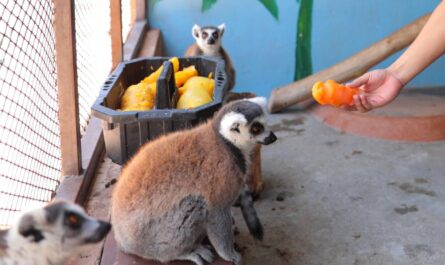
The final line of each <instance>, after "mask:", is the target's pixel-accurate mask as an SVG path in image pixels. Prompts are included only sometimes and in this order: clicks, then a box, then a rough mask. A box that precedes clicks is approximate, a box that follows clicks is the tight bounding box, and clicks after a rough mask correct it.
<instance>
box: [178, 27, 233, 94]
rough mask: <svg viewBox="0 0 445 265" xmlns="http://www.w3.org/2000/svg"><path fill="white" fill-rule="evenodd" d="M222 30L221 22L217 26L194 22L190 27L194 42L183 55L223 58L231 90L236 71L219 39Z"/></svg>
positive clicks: (222, 32)
mask: <svg viewBox="0 0 445 265" xmlns="http://www.w3.org/2000/svg"><path fill="white" fill-rule="evenodd" d="M224 30H225V25H224V24H221V25H219V26H218V27H214V26H205V27H200V26H198V25H196V24H195V25H194V26H193V28H192V35H193V37H194V38H195V40H196V43H195V44H194V45H192V46H190V47H189V48H188V49H187V51H186V52H185V55H186V56H201V55H203V56H209V57H217V58H220V59H223V60H224V62H225V65H226V66H225V70H226V74H227V79H228V85H229V90H232V89H233V87H234V86H235V81H236V72H235V68H234V67H233V63H232V60H231V59H230V56H229V54H228V53H227V52H226V50H225V49H224V48H223V47H222V43H221V40H222V37H223V34H224Z"/></svg>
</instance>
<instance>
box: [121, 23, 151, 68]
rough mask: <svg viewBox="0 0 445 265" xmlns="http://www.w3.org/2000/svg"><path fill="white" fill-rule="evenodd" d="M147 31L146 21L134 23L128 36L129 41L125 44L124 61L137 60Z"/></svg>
mask: <svg viewBox="0 0 445 265" xmlns="http://www.w3.org/2000/svg"><path fill="white" fill-rule="evenodd" d="M146 31H147V22H146V21H145V20H144V21H137V22H135V23H134V25H133V28H132V29H131V31H130V33H129V34H128V38H127V41H126V42H125V44H124V61H127V60H131V59H134V58H136V56H137V55H138V53H139V49H140V47H141V45H142V41H143V40H144V36H145V32H146Z"/></svg>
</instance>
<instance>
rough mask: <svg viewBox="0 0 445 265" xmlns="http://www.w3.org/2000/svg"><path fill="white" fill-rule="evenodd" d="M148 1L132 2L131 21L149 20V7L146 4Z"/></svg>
mask: <svg viewBox="0 0 445 265" xmlns="http://www.w3.org/2000/svg"><path fill="white" fill-rule="evenodd" d="M146 2H148V0H147V1H146V0H131V21H132V22H136V21H139V20H147V7H146V5H145V3H146Z"/></svg>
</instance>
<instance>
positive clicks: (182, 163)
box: [111, 98, 276, 265]
mask: <svg viewBox="0 0 445 265" xmlns="http://www.w3.org/2000/svg"><path fill="white" fill-rule="evenodd" d="M260 104H261V105H260ZM264 107H265V99H264V100H260V99H258V98H253V99H249V100H240V101H234V102H232V103H229V104H227V105H225V106H223V107H222V108H221V110H220V111H219V112H217V114H215V116H214V118H213V119H212V120H211V121H208V122H207V123H204V124H201V125H199V126H198V127H195V128H193V129H190V130H183V131H179V132H175V133H171V134H168V135H165V136H162V137H159V138H157V139H156V140H153V141H151V142H148V143H146V144H145V145H144V146H142V147H141V148H140V149H139V151H138V153H137V154H136V155H135V156H133V158H132V159H131V160H130V161H129V162H128V163H127V165H126V166H125V167H124V168H123V170H122V173H121V175H120V177H119V180H118V182H117V184H116V187H115V190H114V192H113V196H112V214H111V216H112V223H113V226H114V232H115V236H116V241H117V243H118V246H119V247H120V248H121V249H122V250H123V251H124V252H127V253H131V254H135V255H138V256H141V257H143V258H147V259H155V260H159V261H161V262H168V261H171V260H189V261H193V262H194V263H195V264H197V265H202V264H203V263H204V261H207V262H211V261H212V260H213V255H212V253H211V251H210V250H209V249H207V248H206V247H205V246H204V245H203V244H202V241H203V239H204V238H205V237H206V236H207V237H208V238H209V240H210V242H211V244H212V245H213V247H214V248H215V250H216V252H217V253H218V255H219V256H221V258H223V259H224V260H227V261H230V262H233V263H235V265H240V264H241V256H240V254H239V253H238V252H236V251H235V249H234V242H233V233H232V217H231V206H232V205H233V203H234V201H235V200H236V199H237V198H238V197H239V195H240V192H242V190H243V186H244V185H245V179H246V173H247V172H246V171H247V168H248V167H249V163H250V152H251V151H252V148H253V147H254V146H255V145H256V144H257V143H261V144H270V143H273V142H274V141H275V140H276V137H275V135H274V134H273V132H271V131H270V130H268V129H267V126H266V120H265V116H266V113H265V110H264ZM247 204H248V202H247ZM248 206H249V207H250V208H249V209H250V210H253V211H254V209H253V207H251V205H248ZM246 213H247V212H246ZM253 214H254V215H255V218H256V213H255V212H254V213H253ZM249 218H250V217H249ZM255 218H254V219H255ZM256 220H257V218H256Z"/></svg>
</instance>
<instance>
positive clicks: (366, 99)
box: [342, 69, 404, 112]
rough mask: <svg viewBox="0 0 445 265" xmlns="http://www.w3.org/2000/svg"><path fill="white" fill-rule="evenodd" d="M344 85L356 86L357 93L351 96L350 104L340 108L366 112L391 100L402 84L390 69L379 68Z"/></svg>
mask: <svg viewBox="0 0 445 265" xmlns="http://www.w3.org/2000/svg"><path fill="white" fill-rule="evenodd" d="M346 86H348V87H354V88H358V89H359V93H358V94H357V95H354V96H353V99H354V101H353V103H352V104H351V105H349V106H346V105H344V106H342V108H343V109H346V110H358V111H360V112H367V111H370V110H372V109H374V108H379V107H382V106H384V105H386V104H388V103H390V102H391V101H393V100H394V99H395V98H396V97H397V95H398V94H399V92H400V90H401V89H402V88H403V86H404V84H403V83H402V82H401V81H400V80H399V79H398V78H397V77H396V76H395V75H394V74H393V73H392V72H391V71H390V70H388V69H379V70H374V71H371V72H368V73H365V74H364V75H362V76H360V77H359V78H357V79H355V80H354V81H352V82H351V83H348V84H346Z"/></svg>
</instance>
